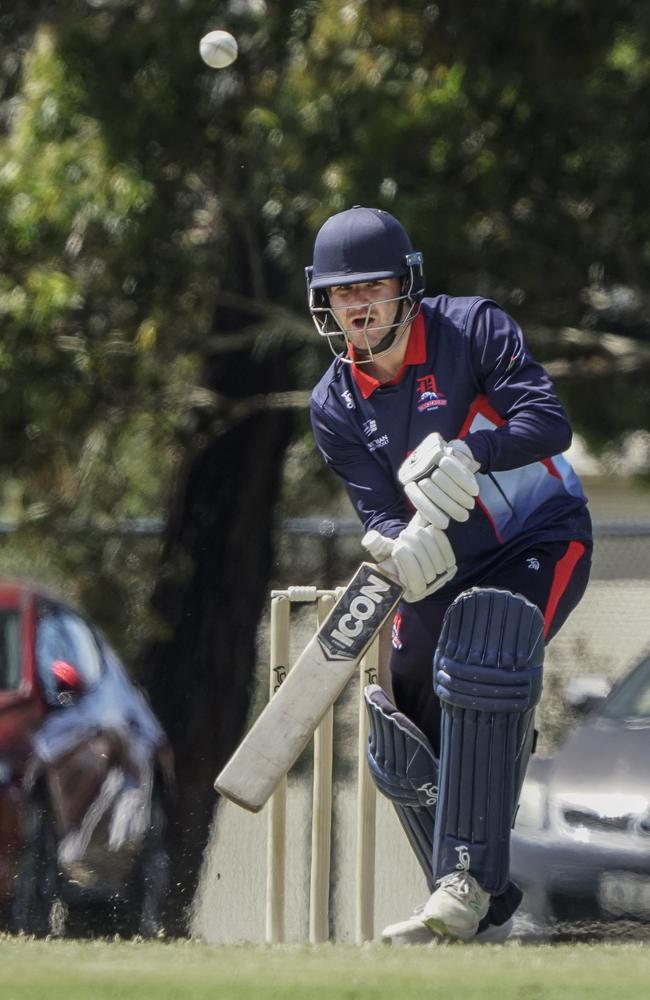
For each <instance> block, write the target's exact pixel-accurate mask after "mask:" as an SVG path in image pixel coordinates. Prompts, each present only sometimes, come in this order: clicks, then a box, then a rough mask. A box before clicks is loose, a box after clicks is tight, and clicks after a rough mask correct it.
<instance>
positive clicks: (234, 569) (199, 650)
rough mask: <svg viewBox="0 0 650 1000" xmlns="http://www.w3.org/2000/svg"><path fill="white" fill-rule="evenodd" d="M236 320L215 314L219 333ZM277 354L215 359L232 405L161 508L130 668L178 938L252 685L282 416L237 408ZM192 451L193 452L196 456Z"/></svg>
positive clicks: (210, 374) (267, 387) (279, 377)
mask: <svg viewBox="0 0 650 1000" xmlns="http://www.w3.org/2000/svg"><path fill="white" fill-rule="evenodd" d="M247 319H248V317H244V316H243V315H241V314H239V315H234V314H233V313H231V312H229V313H227V314H226V313H225V311H224V310H221V312H220V314H219V320H220V327H221V329H220V332H223V328H224V326H225V327H226V328H227V330H226V332H228V330H229V331H231V332H232V331H236V330H237V328H239V329H242V328H243V327H244V326H245V323H246V321H247ZM287 370H288V361H287V357H286V351H285V350H282V351H269V352H266V353H265V355H264V357H262V358H259V357H255V358H253V357H251V355H250V353H249V352H248V351H243V350H241V351H234V352H232V353H229V354H220V355H219V356H218V357H217V358H216V359H215V364H214V365H213V366H212V368H211V369H208V371H207V372H206V380H205V381H206V383H207V386H208V388H210V389H212V390H213V391H215V392H216V393H218V394H219V396H220V397H221V398H222V400H223V398H224V397H226V398H227V399H228V400H230V401H232V403H233V406H232V407H231V409H232V410H233V411H237V410H238V404H239V414H240V416H239V417H237V416H236V413H235V412H233V413H231V415H230V418H228V414H227V413H226V416H225V418H222V419H221V420H220V427H219V428H218V429H217V430H214V429H212V430H207V431H203V432H200V433H199V435H195V437H194V439H193V442H192V446H191V448H190V449H189V450H188V454H187V455H186V458H185V462H184V464H183V467H182V469H181V473H180V475H179V478H178V482H177V486H176V489H175V491H174V495H173V497H172V504H171V509H170V513H169V516H168V520H167V524H166V529H165V539H164V546H163V556H162V565H161V569H160V572H159V576H158V580H157V582H156V586H155V589H154V594H153V598H152V604H153V607H154V611H155V614H156V616H157V618H158V620H159V622H160V626H161V632H160V634H159V636H158V637H154V638H153V639H152V640H151V641H150V642H149V644H148V645H147V647H146V648H144V649H143V650H142V652H141V656H140V671H139V674H140V676H141V677H142V678H143V679H144V684H145V687H146V688H147V690H148V692H149V695H150V698H151V702H152V706H153V709H154V711H155V712H156V713H157V715H158V717H159V719H160V721H161V723H162V724H163V726H164V727H165V730H166V732H167V735H168V737H169V739H170V742H171V744H172V747H173V750H174V754H175V759H176V774H177V783H178V795H177V800H176V806H175V814H174V818H173V822H172V844H171V854H172V873H171V880H170V881H171V886H172V889H171V896H170V900H169V912H168V914H167V919H166V925H167V928H168V931H169V932H170V933H175V934H184V933H187V930H188V924H187V918H188V915H189V912H188V911H189V907H190V906H191V903H192V900H193V897H194V893H195V890H196V887H197V882H198V876H199V873H200V869H201V863H202V860H203V853H204V850H205V848H206V845H207V841H208V836H209V832H210V826H211V821H212V817H213V814H214V809H215V805H216V804H217V801H218V799H217V795H216V792H215V791H214V787H213V782H214V779H215V777H216V775H217V773H218V771H219V770H220V769H221V766H222V765H223V764H224V763H225V761H226V760H227V759H228V757H229V756H230V754H231V753H232V751H233V750H234V748H235V746H236V745H237V743H238V741H239V739H240V737H241V735H242V733H243V729H244V725H245V722H246V717H247V713H248V708H249V703H250V696H251V688H252V681H253V677H254V667H255V652H256V631H257V625H258V621H259V619H260V616H261V613H262V609H263V607H264V604H265V601H266V599H267V589H268V581H269V578H270V575H271V563H272V529H273V519H274V514H275V506H276V499H277V497H278V494H279V490H280V484H281V474H282V465H283V461H284V454H285V451H286V449H287V446H288V444H289V441H290V438H291V433H292V427H293V418H292V415H291V413H290V412H289V411H287V410H278V409H262V410H261V411H259V410H256V411H255V412H254V413H252V415H248V416H245V415H244V416H242V415H241V414H242V409H241V407H242V405H243V407H244V409H245V407H246V400H250V399H251V398H252V397H255V398H256V400H257V403H258V404H259V400H260V399H263V397H264V395H265V394H267V393H269V392H273V391H274V390H278V389H284V388H286V382H287V380H288V376H287ZM197 442H198V444H197Z"/></svg>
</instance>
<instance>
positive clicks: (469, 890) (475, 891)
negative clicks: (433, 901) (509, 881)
mask: <svg viewBox="0 0 650 1000" xmlns="http://www.w3.org/2000/svg"><path fill="white" fill-rule="evenodd" d="M436 886H437V887H438V888H440V889H445V890H446V891H447V892H448V893H450V895H452V896H456V898H457V899H460V900H462V901H463V902H465V903H469V904H470V905H472V904H473V903H476V902H478V903H481V902H482V897H483V895H484V892H483V889H481V887H480V885H479V884H478V882H477V881H476V879H475V878H474V876H473V875H470V874H469V872H450V873H449V875H443V877H442V878H439V879H438V881H437V882H436Z"/></svg>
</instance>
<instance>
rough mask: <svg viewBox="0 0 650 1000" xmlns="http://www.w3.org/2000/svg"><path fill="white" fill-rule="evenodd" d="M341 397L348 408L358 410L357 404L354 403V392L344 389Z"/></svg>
mask: <svg viewBox="0 0 650 1000" xmlns="http://www.w3.org/2000/svg"><path fill="white" fill-rule="evenodd" d="M341 399H342V400H343V402H344V403H345V405H346V406H347V408H348V410H356V406H355V405H354V400H353V398H352V393H351V392H350V390H349V389H344V390H343V392H342V393H341Z"/></svg>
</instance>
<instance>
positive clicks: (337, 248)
mask: <svg viewBox="0 0 650 1000" xmlns="http://www.w3.org/2000/svg"><path fill="white" fill-rule="evenodd" d="M305 273H306V277H307V294H308V303H309V311H310V313H311V316H312V319H313V321H314V325H315V327H316V330H317V331H318V333H319V334H320V336H322V337H327V339H328V343H329V345H330V348H331V350H332V353H333V354H334V355H335V356H336V357H338V358H340V359H341V360H342V361H346V362H349V363H355V364H364V363H365V364H369V363H371V362H372V361H374V360H376V359H377V358H379V357H381V356H383V355H384V354H387V353H388V352H389V351H391V350H392V349H393V348H394V347H395V346H396V345H397V343H399V341H401V339H402V337H403V336H404V334H405V333H406V331H407V330H408V329H409V326H410V324H411V323H412V322H413V320H414V319H415V318H416V316H417V315H418V313H419V311H420V303H421V301H422V297H423V295H424V270H423V258H422V254H421V253H419V252H418V251H414V250H413V247H412V246H411V241H410V240H409V238H408V235H407V233H406V231H405V229H404V227H403V226H402V225H401V223H400V222H398V221H397V219H395V218H393V216H392V215H389V214H388V212H382V211H381V210H380V209H376V208H362V207H361V206H358V205H357V206H355V207H354V208H352V209H349V210H348V211H346V212H340V213H339V214H338V215H333V216H332V217H331V218H330V219H328V220H327V222H325V224H324V225H323V226H322V228H321V229H320V231H319V233H318V235H317V237H316V242H315V244H314V262H313V264H312V266H311V267H307V268H305ZM386 278H398V279H399V280H400V282H401V289H400V294H399V295H397V296H392V297H391V298H389V299H381V300H378V301H375V302H374V303H370V304H369V305H368V307H367V313H366V323H365V327H364V331H363V332H364V333H366V332H367V331H368V330H373V331H376V330H386V334H385V336H384V337H383V338H382V340H381V341H380V342H379V344H377V345H376V346H375V348H371V347H370V344H369V343H368V342H367V341H366V344H367V349H359V348H357V352H358V351H359V350H361V351H362V353H363V355H364V356H363V357H358V356H357V357H354V356H349V355H352V354H353V352H352V351H348V348H349V347H350V346H351V344H350V340H349V338H348V336H347V334H346V333H345V331H344V330H342V329H341V326H340V325H339V323H338V320H337V318H336V315H335V313H334V310H333V309H332V307H331V305H330V301H329V294H328V289H329V288H331V287H333V286H340V285H356V284H362V283H367V282H372V281H381V280H384V279H386ZM386 302H394V303H395V316H394V319H393V321H392V322H391V323H387V324H384V325H383V326H370V325H369V320H370V311H371V309H372V308H373V306H374V305H378V304H382V303H386ZM333 337H342V338H343V341H344V345H340V346H341V349H340V350H337V346H338V345H335V344H334V343H333V340H332V338H333ZM346 354H347V355H348V356H346Z"/></svg>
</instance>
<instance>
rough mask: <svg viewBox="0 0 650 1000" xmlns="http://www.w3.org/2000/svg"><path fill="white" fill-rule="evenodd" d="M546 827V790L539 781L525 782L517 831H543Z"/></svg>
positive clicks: (518, 812)
mask: <svg viewBox="0 0 650 1000" xmlns="http://www.w3.org/2000/svg"><path fill="white" fill-rule="evenodd" d="M545 826H546V788H545V786H544V785H540V784H539V783H538V782H537V781H524V786H523V788H522V790H521V796H520V798H519V809H518V811H517V818H516V822H515V827H516V829H517V830H523V829H526V830H541V829H543V827H545Z"/></svg>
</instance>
